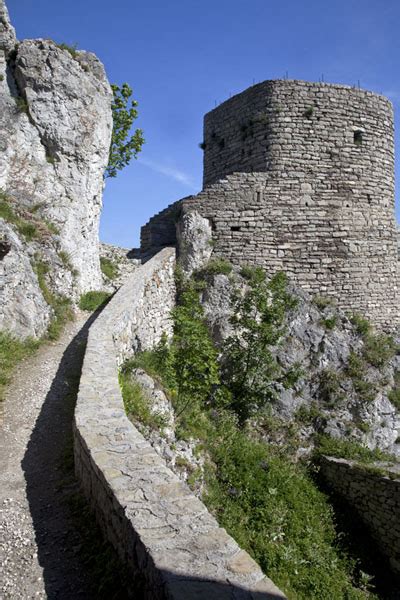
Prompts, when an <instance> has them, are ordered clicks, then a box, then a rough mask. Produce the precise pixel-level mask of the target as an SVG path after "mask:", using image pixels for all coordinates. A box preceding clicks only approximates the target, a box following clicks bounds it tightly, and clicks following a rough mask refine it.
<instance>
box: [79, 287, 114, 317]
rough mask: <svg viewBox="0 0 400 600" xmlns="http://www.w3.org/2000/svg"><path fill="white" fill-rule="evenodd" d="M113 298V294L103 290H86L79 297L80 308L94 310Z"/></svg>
mask: <svg viewBox="0 0 400 600" xmlns="http://www.w3.org/2000/svg"><path fill="white" fill-rule="evenodd" d="M110 298H111V294H109V293H108V292H103V291H101V290H94V291H92V292H86V293H85V294H82V296H81V297H80V299H79V308H80V309H81V310H87V311H88V312H93V311H95V310H97V309H98V308H100V307H102V306H104V305H105V304H106V303H107V302H108V301H109V300H110Z"/></svg>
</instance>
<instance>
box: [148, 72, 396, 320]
mask: <svg viewBox="0 0 400 600" xmlns="http://www.w3.org/2000/svg"><path fill="white" fill-rule="evenodd" d="M204 144H205V149H204V189H203V191H202V192H201V193H200V194H198V195H197V196H194V197H190V198H186V199H184V200H183V201H181V203H180V208H181V210H182V211H183V212H187V211H191V210H197V211H198V212H199V213H200V214H201V215H202V216H203V217H206V218H208V219H210V221H211V223H212V227H213V241H214V254H215V255H216V256H220V257H225V258H227V259H228V260H230V261H231V262H232V263H233V264H239V265H240V264H254V265H260V266H262V267H263V268H264V269H265V270H266V271H267V273H268V274H273V273H275V272H276V271H279V270H283V271H285V272H286V273H287V274H288V275H289V276H290V278H291V279H292V280H293V281H294V282H295V283H297V284H298V285H299V286H301V287H302V288H303V289H305V290H307V291H308V292H310V293H312V294H321V295H326V296H330V297H332V298H334V299H336V301H337V303H338V305H339V306H340V307H341V308H343V309H345V310H349V311H352V312H354V311H357V312H360V313H362V314H364V315H365V316H367V317H369V318H370V319H371V320H372V321H373V322H375V323H376V324H377V325H380V326H383V327H386V328H388V327H393V326H394V325H397V324H399V322H400V310H399V308H398V301H397V294H398V282H399V276H398V251H397V230H396V221H395V216H394V141H393V111H392V105H391V103H390V102H389V101H388V100H387V99H385V98H383V97H382V96H378V95H376V94H373V93H371V92H366V91H364V90H359V89H355V88H350V87H346V86H339V85H331V84H323V83H307V82H301V81H267V82H264V83H261V84H258V85H256V86H253V87H251V88H249V89H248V90H246V91H244V92H243V93H241V94H238V95H237V96H235V97H233V98H231V99H230V100H228V101H226V102H224V103H223V104H222V105H220V106H219V107H217V108H216V109H214V110H213V111H211V112H210V113H208V114H207V115H206V116H205V122H204ZM178 207H179V205H176V208H175V210H177V211H178ZM178 212H179V211H178ZM162 217H163V214H162V213H161V214H160V215H158V217H157V220H151V221H150V223H149V224H148V225H147V226H146V227H145V228H143V232H144V237H145V232H146V231H149V230H150V229H151V228H152V235H153V237H154V238H155V237H156V233H155V230H159V231H160V222H162V220H163V218H162ZM170 234H171V232H170ZM160 237H162V235H161V236H160Z"/></svg>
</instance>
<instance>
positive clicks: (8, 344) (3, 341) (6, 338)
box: [0, 331, 40, 400]
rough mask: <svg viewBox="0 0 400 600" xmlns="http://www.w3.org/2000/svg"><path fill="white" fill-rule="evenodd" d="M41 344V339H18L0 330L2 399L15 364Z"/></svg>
mask: <svg viewBox="0 0 400 600" xmlns="http://www.w3.org/2000/svg"><path fill="white" fill-rule="evenodd" d="M39 346H40V340H34V339H32V338H28V339H26V340H18V339H17V338H15V337H14V336H12V335H11V334H9V333H6V332H4V331H3V332H0V400H3V397H4V389H5V386H6V385H7V384H8V383H9V381H10V379H11V376H12V372H13V370H14V368H15V366H16V365H17V364H18V363H19V362H20V361H21V360H23V359H24V358H26V357H27V356H30V355H31V354H33V352H35V350H37V349H38V348H39Z"/></svg>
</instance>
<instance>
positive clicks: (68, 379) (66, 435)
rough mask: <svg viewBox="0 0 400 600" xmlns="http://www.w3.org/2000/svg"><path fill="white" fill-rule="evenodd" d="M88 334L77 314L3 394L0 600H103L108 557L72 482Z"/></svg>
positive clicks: (109, 578)
mask: <svg viewBox="0 0 400 600" xmlns="http://www.w3.org/2000/svg"><path fill="white" fill-rule="evenodd" d="M88 327H89V322H88V321H87V316H83V315H80V316H79V317H78V319H77V320H76V321H75V322H74V323H70V324H69V325H68V326H67V328H66V330H65V331H64V334H63V336H62V337H61V339H60V340H59V341H57V342H54V343H51V344H48V345H46V346H43V347H42V348H40V349H39V351H38V352H37V354H35V355H34V356H33V357H30V358H29V359H27V360H26V361H24V362H23V363H21V364H20V365H19V367H18V368H17V372H16V374H15V377H14V381H13V383H12V384H11V385H10V387H9V389H8V391H7V395H6V399H5V402H4V406H3V418H2V423H1V426H0V564H1V570H0V599H1V600H6V599H7V600H8V599H10V600H11V599H12V600H17V599H28V598H35V599H36V598H51V599H62V600H67V599H68V600H74V599H75V598H77V599H79V598H82V599H83V598H84V599H92V598H100V597H106V596H107V592H106V589H105V590H104V592H103V593H99V590H98V584H99V580H100V579H101V577H103V578H104V572H103V568H102V565H101V564H98V560H99V556H98V555H99V554H100V555H101V556H100V559H101V560H103V561H106V563H107V565H108V566H109V565H112V564H113V560H114V557H113V556H110V549H109V548H107V546H106V545H105V544H104V543H103V542H102V540H101V536H100V535H99V532H98V530H97V528H96V526H95V525H94V522H93V518H92V515H91V514H90V513H88V510H87V507H86V505H85V502H84V500H83V499H82V497H81V495H80V493H79V489H78V486H77V483H76V481H75V478H74V475H73V460H72V435H71V434H72V431H71V424H72V415H73V409H74V404H75V399H76V390H77V385H78V382H79V374H80V370H81V365H82V359H83V354H84V347H85V341H86V337H87V331H88ZM88 544H89V545H90V546H91V547H90V548H89V549H88ZM88 552H92V553H93V554H96V557H95V560H91V558H90V556H89V554H88ZM96 561H97V562H96ZM96 570H97V572H96ZM105 570H106V571H107V569H105ZM100 571H102V572H101V577H98V573H99V572H100ZM113 579H115V576H114V575H112V574H110V575H107V577H106V581H105V587H106V588H107V584H108V585H109V586H111V587H112V590H113V591H112V594H111V595H110V596H109V597H110V598H123V597H124V593H123V592H122V593H121V592H118V582H117V583H116V582H115V580H114V581H113Z"/></svg>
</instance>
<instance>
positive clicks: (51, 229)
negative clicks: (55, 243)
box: [0, 191, 60, 242]
mask: <svg viewBox="0 0 400 600" xmlns="http://www.w3.org/2000/svg"><path fill="white" fill-rule="evenodd" d="M40 207H41V205H40V204H36V205H34V206H33V207H32V208H31V209H29V210H27V209H24V208H22V207H17V206H15V203H14V202H13V200H12V198H10V197H9V196H8V195H7V194H6V193H5V192H3V191H0V217H1V218H2V219H4V220H5V221H6V222H7V223H10V224H11V225H15V228H16V229H17V231H18V233H19V234H20V235H21V236H22V237H23V238H24V239H25V240H26V241H27V242H31V241H32V240H35V239H38V240H44V239H46V238H47V237H48V236H49V235H51V234H59V233H60V232H59V230H58V229H57V227H56V226H55V225H54V223H51V222H50V221H46V220H41V219H39V218H38V217H37V216H35V215H36V213H37V211H38V210H39V208H40Z"/></svg>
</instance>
